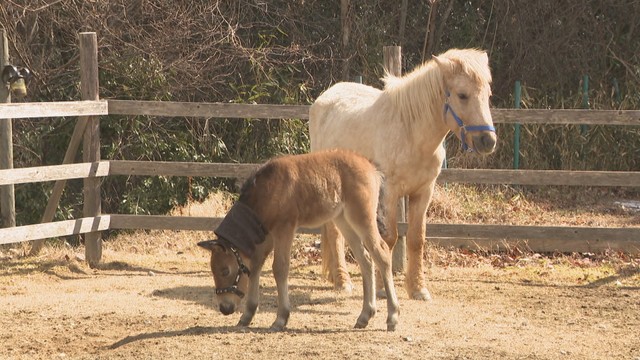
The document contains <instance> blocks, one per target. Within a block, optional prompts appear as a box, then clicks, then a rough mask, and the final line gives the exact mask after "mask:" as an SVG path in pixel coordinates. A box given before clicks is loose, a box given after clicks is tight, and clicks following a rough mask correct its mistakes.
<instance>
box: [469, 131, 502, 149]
mask: <svg viewBox="0 0 640 360" xmlns="http://www.w3.org/2000/svg"><path fill="white" fill-rule="evenodd" d="M472 140H473V148H474V149H475V151H477V152H478V153H479V154H491V153H492V152H493V151H494V150H495V149H496V140H497V138H496V133H495V132H493V131H486V132H485V131H483V132H481V133H480V134H478V135H473V137H472Z"/></svg>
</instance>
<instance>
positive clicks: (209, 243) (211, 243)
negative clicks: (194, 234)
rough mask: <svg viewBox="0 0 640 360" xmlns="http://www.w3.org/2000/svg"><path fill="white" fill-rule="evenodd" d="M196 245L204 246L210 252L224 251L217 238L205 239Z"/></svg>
mask: <svg viewBox="0 0 640 360" xmlns="http://www.w3.org/2000/svg"><path fill="white" fill-rule="evenodd" d="M198 246H200V247H202V248H205V249H207V250H209V251H211V252H218V251H224V250H225V247H224V245H222V244H221V243H220V242H219V241H218V240H205V241H200V242H199V243H198Z"/></svg>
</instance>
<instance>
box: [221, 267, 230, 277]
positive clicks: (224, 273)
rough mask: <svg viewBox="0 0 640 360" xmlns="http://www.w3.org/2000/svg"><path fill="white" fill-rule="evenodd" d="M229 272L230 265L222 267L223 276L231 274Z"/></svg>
mask: <svg viewBox="0 0 640 360" xmlns="http://www.w3.org/2000/svg"><path fill="white" fill-rule="evenodd" d="M229 273H230V271H229V268H228V267H226V268H224V269H222V276H229Z"/></svg>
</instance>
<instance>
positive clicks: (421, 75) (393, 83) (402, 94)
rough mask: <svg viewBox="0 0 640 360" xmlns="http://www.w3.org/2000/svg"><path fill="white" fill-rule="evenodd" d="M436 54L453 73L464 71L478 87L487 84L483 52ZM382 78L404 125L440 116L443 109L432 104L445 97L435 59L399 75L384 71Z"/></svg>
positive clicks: (486, 70) (440, 102)
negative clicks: (447, 61) (449, 64)
mask: <svg viewBox="0 0 640 360" xmlns="http://www.w3.org/2000/svg"><path fill="white" fill-rule="evenodd" d="M439 57H442V58H446V59H448V60H450V61H451V63H452V65H453V68H452V71H453V72H454V73H463V74H466V75H467V76H469V77H470V78H471V79H472V80H473V81H474V82H475V83H476V84H477V85H478V87H481V86H484V85H485V84H490V83H491V71H490V70H489V67H488V66H487V61H486V55H485V53H484V52H483V51H480V50H476V49H462V50H461V49H451V50H449V51H447V52H445V53H444V54H441V55H439ZM382 80H383V81H384V83H385V87H384V93H385V94H386V95H388V97H389V99H390V101H391V102H393V103H394V104H395V106H396V108H397V109H399V111H400V113H401V114H400V118H401V121H403V122H404V123H405V124H406V125H408V126H410V127H411V126H412V125H413V123H414V122H416V121H419V120H420V119H423V118H425V117H431V118H432V119H433V120H436V121H437V120H440V119H442V116H443V109H442V108H441V107H439V106H433V105H432V104H442V103H443V102H444V96H445V94H444V89H443V87H442V85H443V84H442V76H441V71H440V69H439V67H438V64H437V63H436V62H435V60H433V59H432V60H430V61H427V62H425V63H424V64H422V65H420V66H418V67H417V68H416V69H415V70H413V71H411V72H410V73H408V74H406V75H404V76H401V77H398V76H394V75H391V74H389V73H386V74H385V76H384V77H383V79H382Z"/></svg>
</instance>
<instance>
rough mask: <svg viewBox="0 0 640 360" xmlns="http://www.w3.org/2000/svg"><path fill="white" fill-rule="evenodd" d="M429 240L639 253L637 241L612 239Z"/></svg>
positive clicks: (496, 247)
mask: <svg viewBox="0 0 640 360" xmlns="http://www.w3.org/2000/svg"><path fill="white" fill-rule="evenodd" d="M428 240H429V242H431V243H432V244H435V245H440V246H443V247H445V248H449V247H454V248H458V249H470V250H480V251H509V250H513V249H514V248H516V247H517V248H519V249H521V250H525V251H532V252H537V253H574V252H575V253H602V252H605V251H610V250H613V251H622V252H625V253H628V254H638V253H640V244H638V242H637V241H626V240H617V239H612V240H608V241H603V240H596V241H580V240H571V241H568V240H557V239H551V240H547V239H531V240H518V239H506V240H505V239H480V238H437V237H429V238H428Z"/></svg>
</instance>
